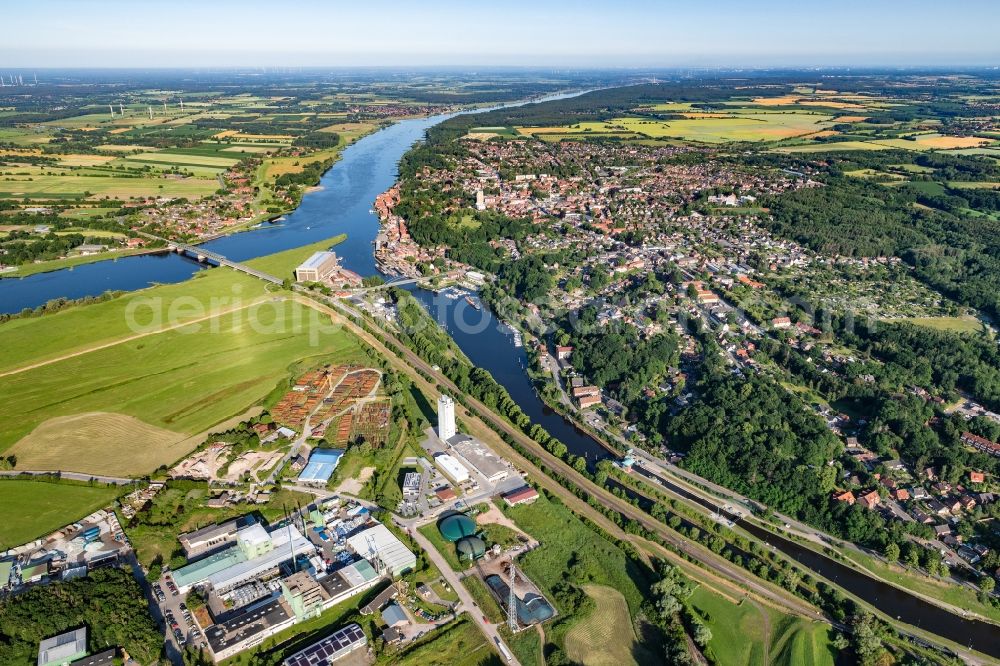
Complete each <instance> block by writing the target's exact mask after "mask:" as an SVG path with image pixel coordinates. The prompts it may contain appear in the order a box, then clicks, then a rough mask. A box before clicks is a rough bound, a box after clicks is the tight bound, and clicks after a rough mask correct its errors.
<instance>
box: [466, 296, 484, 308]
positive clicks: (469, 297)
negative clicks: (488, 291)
mask: <svg viewBox="0 0 1000 666" xmlns="http://www.w3.org/2000/svg"><path fill="white" fill-rule="evenodd" d="M465 302H466V303H468V304H469V305H471V306H472V307H474V308H475V309H477V310H481V309H482V306H480V305H479V303H476V302H475V301H474V300H472V296H466V297H465Z"/></svg>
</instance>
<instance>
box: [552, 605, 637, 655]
mask: <svg viewBox="0 0 1000 666" xmlns="http://www.w3.org/2000/svg"><path fill="white" fill-rule="evenodd" d="M583 589H584V591H585V592H586V593H587V595H588V596H589V597H590V598H591V599H593V600H594V602H595V603H596V606H595V608H594V610H592V611H591V612H590V614H589V615H588V616H587V617H585V618H583V619H581V620H580V621H579V622H577V623H576V624H575V625H573V628H572V629H570V630H569V631H568V632H567V633H566V656H568V657H569V658H570V659H572V660H573V661H574V662H578V663H581V664H583V665H584V666H630V665H631V664H636V663H637V662H636V660H635V657H634V656H633V654H634V650H635V649H636V636H635V630H634V629H633V628H632V618H631V617H629V613H628V604H626V603H625V597H623V596H622V595H621V593H620V592H618V590H615V589H614V588H610V587H607V586H605V585H585V586H584V588H583Z"/></svg>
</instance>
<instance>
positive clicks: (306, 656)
mask: <svg viewBox="0 0 1000 666" xmlns="http://www.w3.org/2000/svg"><path fill="white" fill-rule="evenodd" d="M367 644H368V637H367V636H365V632H364V631H362V630H361V627H359V626H358V625H357V624H353V623H352V624H349V625H347V626H346V627H344V628H343V629H338V630H337V631H335V632H333V633H332V634H330V635H329V636H327V637H326V638H324V639H322V640H320V641H317V642H316V643H313V644H312V645H310V646H309V647H307V648H306V649H304V650H301V651H299V652H296V653H295V654H293V655H292V656H291V657H289V658H288V659H285V662H284V666H329V665H330V664H331V663H332V662H333V661H335V660H337V659H340V658H341V657H343V656H344V655H346V654H347V653H349V652H353V651H354V650H357V649H358V648H361V647H364V646H365V645H367Z"/></svg>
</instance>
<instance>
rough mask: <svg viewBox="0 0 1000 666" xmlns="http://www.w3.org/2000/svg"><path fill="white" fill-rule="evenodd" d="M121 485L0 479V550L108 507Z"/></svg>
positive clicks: (52, 530)
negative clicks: (100, 485) (0, 507)
mask: <svg viewBox="0 0 1000 666" xmlns="http://www.w3.org/2000/svg"><path fill="white" fill-rule="evenodd" d="M120 492H121V489H119V488H106V487H98V486H84V485H74V484H69V483H54V482H47V481H22V480H21V479H3V480H0V506H2V507H3V516H4V519H3V520H2V521H0V551H3V550H6V549H7V548H11V547H13V546H16V545H19V544H22V543H26V542H28V541H30V540H32V539H35V538H37V537H40V536H44V535H46V534H49V533H51V532H54V531H55V530H57V529H59V528H60V527H62V526H63V525H65V524H67V523H70V522H73V521H74V520H77V519H78V518H83V517H84V516H87V515H89V514H91V513H93V512H94V511H96V510H97V509H100V508H101V507H104V506H107V505H108V504H109V503H110V502H111V501H112V500H113V499H115V498H116V497H117V496H118V494H119V493H120Z"/></svg>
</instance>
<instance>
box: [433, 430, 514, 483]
mask: <svg viewBox="0 0 1000 666" xmlns="http://www.w3.org/2000/svg"><path fill="white" fill-rule="evenodd" d="M448 443H449V444H451V448H452V449H453V450H454V451H455V453H457V454H458V455H459V456H461V457H462V459H463V460H464V461H465V462H467V463H468V464H469V465H470V466H471V467H472V468H473V469H474V470H476V471H477V472H479V473H480V474H482V475H483V477H485V478H486V480H487V481H489V482H490V483H494V484H496V483H500V482H501V481H503V480H504V479H506V478H507V475H508V474H509V473H510V469H509V468H508V467H507V465H506V464H505V463H504V461H503V460H502V459H501V458H500V457H499V456H498V455H497V454H495V453H493V451H491V450H490V448H489V447H488V446H486V445H485V444H483V443H482V442H480V441H479V440H478V439H473V438H472V437H469V436H468V435H455V436H454V437H452V438H451V439H449V440H448Z"/></svg>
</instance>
